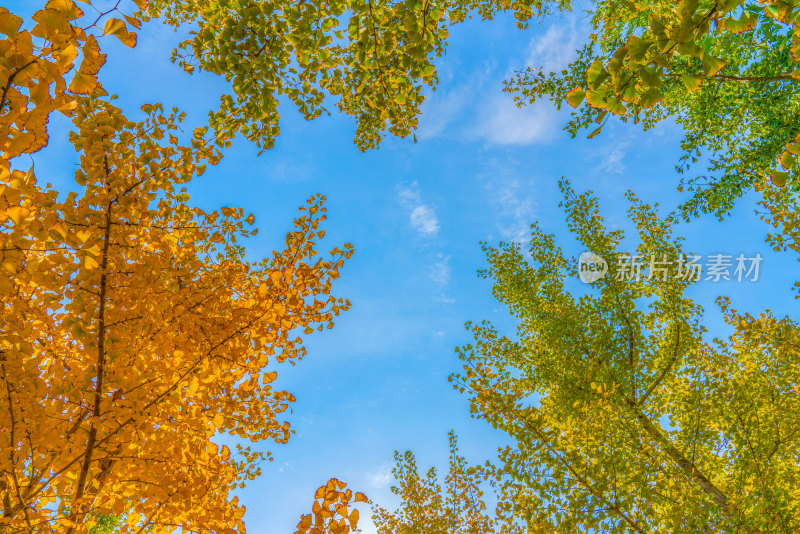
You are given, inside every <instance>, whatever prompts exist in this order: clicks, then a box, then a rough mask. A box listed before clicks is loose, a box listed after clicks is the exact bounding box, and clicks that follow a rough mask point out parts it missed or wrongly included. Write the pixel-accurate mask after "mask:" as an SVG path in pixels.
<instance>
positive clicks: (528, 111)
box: [474, 93, 557, 145]
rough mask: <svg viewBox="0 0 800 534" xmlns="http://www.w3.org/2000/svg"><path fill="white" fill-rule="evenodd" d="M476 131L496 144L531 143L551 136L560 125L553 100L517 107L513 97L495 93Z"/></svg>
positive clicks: (479, 135) (478, 134)
mask: <svg viewBox="0 0 800 534" xmlns="http://www.w3.org/2000/svg"><path fill="white" fill-rule="evenodd" d="M484 109H485V110H486V111H485V112H484V116H483V118H482V120H480V121H479V123H478V125H477V126H476V128H475V130H474V133H475V134H476V135H477V136H478V137H481V138H483V139H485V140H486V141H488V142H489V143H492V144H497V145H530V144H533V143H538V142H543V141H547V140H548V139H550V137H551V136H552V135H553V134H554V133H555V131H556V129H557V124H556V114H555V108H553V106H552V104H550V102H545V101H542V102H536V103H535V104H530V105H526V106H523V107H521V108H520V107H517V104H516V103H515V102H514V98H513V97H512V96H511V95H509V94H507V93H502V94H499V95H494V96H493V97H492V98H491V99H490V100H489V102H488V104H487V105H486V106H485V108H484Z"/></svg>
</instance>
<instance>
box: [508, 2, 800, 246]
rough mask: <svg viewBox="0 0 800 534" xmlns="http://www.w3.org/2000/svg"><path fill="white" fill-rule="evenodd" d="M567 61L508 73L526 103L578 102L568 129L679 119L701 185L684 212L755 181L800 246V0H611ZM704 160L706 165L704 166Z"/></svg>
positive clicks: (690, 182)
mask: <svg viewBox="0 0 800 534" xmlns="http://www.w3.org/2000/svg"><path fill="white" fill-rule="evenodd" d="M589 11H590V13H591V17H592V18H591V23H592V26H593V30H594V31H593V32H592V33H590V34H589V35H588V36H586V39H585V43H584V44H583V45H582V47H581V49H580V50H579V53H578V57H577V59H575V60H574V61H573V62H571V63H570V64H569V65H565V66H564V69H563V70H561V71H560V72H550V73H547V72H542V71H541V69H536V68H530V69H527V70H525V71H522V72H519V73H518V74H517V75H516V76H514V77H513V78H512V79H510V80H508V81H507V82H506V90H508V91H510V92H512V93H514V94H516V95H517V98H518V99H519V101H520V103H523V104H524V103H530V102H533V101H536V100H538V99H541V98H549V99H552V100H553V101H554V102H555V103H556V104H557V106H559V107H560V106H562V105H563V104H564V103H567V104H568V105H570V106H572V107H573V108H576V110H575V111H574V112H573V113H572V118H571V120H570V121H569V123H568V124H567V126H566V129H567V130H568V131H569V132H571V133H572V134H573V135H576V134H577V133H578V132H579V131H581V130H583V129H586V130H587V131H589V132H590V133H589V137H594V136H595V135H598V134H600V132H601V130H602V129H603V126H604V125H605V124H606V123H607V122H608V121H609V120H610V119H611V118H612V117H614V116H616V117H618V118H619V119H620V120H621V121H623V122H627V121H633V122H635V123H641V124H642V125H643V127H644V128H650V127H652V126H653V125H655V124H656V123H657V122H659V121H662V120H664V119H667V118H671V119H674V120H675V121H676V122H677V123H678V124H679V125H681V126H682V127H683V129H684V132H685V136H684V139H683V142H682V149H683V152H684V155H683V157H682V158H681V162H680V164H679V165H678V167H677V170H678V172H679V173H681V174H685V175H686V176H685V177H684V178H683V180H682V181H681V187H683V188H685V189H687V190H690V191H693V192H694V195H693V196H692V197H691V198H690V199H689V200H688V201H687V202H685V203H684V204H683V206H682V214H683V215H684V216H685V217H691V216H697V215H699V214H700V213H703V212H710V213H714V214H717V215H719V216H722V215H724V214H725V213H727V212H728V211H729V210H730V209H731V208H732V207H733V205H734V202H735V201H736V199H737V198H739V197H740V196H742V194H744V193H746V192H748V191H750V190H752V189H755V190H757V191H759V192H761V194H762V195H763V199H764V201H763V204H764V205H765V206H766V207H767V208H768V210H769V215H768V216H767V217H765V218H766V220H767V221H768V222H769V223H771V224H772V225H773V226H775V227H776V229H777V230H778V233H777V234H776V235H774V236H771V237H770V242H771V243H772V244H773V245H774V246H775V247H777V248H792V249H794V250H795V252H798V253H800V240H799V239H798V237H800V226H799V225H798V218H797V205H798V202H799V201H800V178H799V176H800V173H799V172H798V171H800V163H798V159H797V156H798V155H800V91H799V90H798V89H799V88H800V4H798V3H797V2H796V1H784V0H778V1H771V0H770V1H764V2H761V1H759V2H751V1H745V0H729V1H725V2H718V1H701V0H682V1H680V2H677V3H675V2H644V1H634V2H607V1H597V2H593V3H592V4H591V6H590V10H589ZM703 167H705V169H703Z"/></svg>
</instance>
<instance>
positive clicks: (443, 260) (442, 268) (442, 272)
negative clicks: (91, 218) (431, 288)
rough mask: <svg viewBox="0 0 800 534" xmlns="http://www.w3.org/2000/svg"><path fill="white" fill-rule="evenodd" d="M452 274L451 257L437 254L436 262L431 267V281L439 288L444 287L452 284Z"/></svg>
mask: <svg viewBox="0 0 800 534" xmlns="http://www.w3.org/2000/svg"><path fill="white" fill-rule="evenodd" d="M450 273H451V269H450V256H449V255H448V256H445V255H444V254H442V253H441V252H439V253H438V254H436V262H434V264H433V266H432V267H431V280H433V282H434V283H435V284H436V285H438V286H439V287H444V286H446V285H447V284H449V283H450Z"/></svg>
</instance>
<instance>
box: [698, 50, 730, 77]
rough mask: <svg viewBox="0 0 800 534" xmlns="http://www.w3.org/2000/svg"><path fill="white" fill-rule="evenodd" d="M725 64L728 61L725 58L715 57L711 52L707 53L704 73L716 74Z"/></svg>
mask: <svg viewBox="0 0 800 534" xmlns="http://www.w3.org/2000/svg"><path fill="white" fill-rule="evenodd" d="M725 65H726V62H725V60H724V59H720V58H717V57H714V56H712V55H711V54H705V55H704V56H703V73H704V74H705V75H706V76H714V75H715V74H717V73H718V72H719V71H721V70H722V69H723V67H725Z"/></svg>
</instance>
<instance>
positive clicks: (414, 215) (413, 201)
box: [398, 182, 439, 238]
mask: <svg viewBox="0 0 800 534" xmlns="http://www.w3.org/2000/svg"><path fill="white" fill-rule="evenodd" d="M398 200H399V202H400V205H401V206H403V208H405V209H406V210H407V211H408V213H409V215H408V220H409V223H410V224H411V227H412V228H414V230H416V231H417V233H418V234H419V235H421V236H422V237H428V238H431V237H436V236H437V235H438V233H439V219H438V218H437V217H436V211H435V210H434V209H433V208H432V207H431V206H429V205H428V204H425V203H423V202H422V196H421V195H420V193H419V188H418V186H417V182H412V183H411V186H410V187H401V188H400V190H399V192H398Z"/></svg>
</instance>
